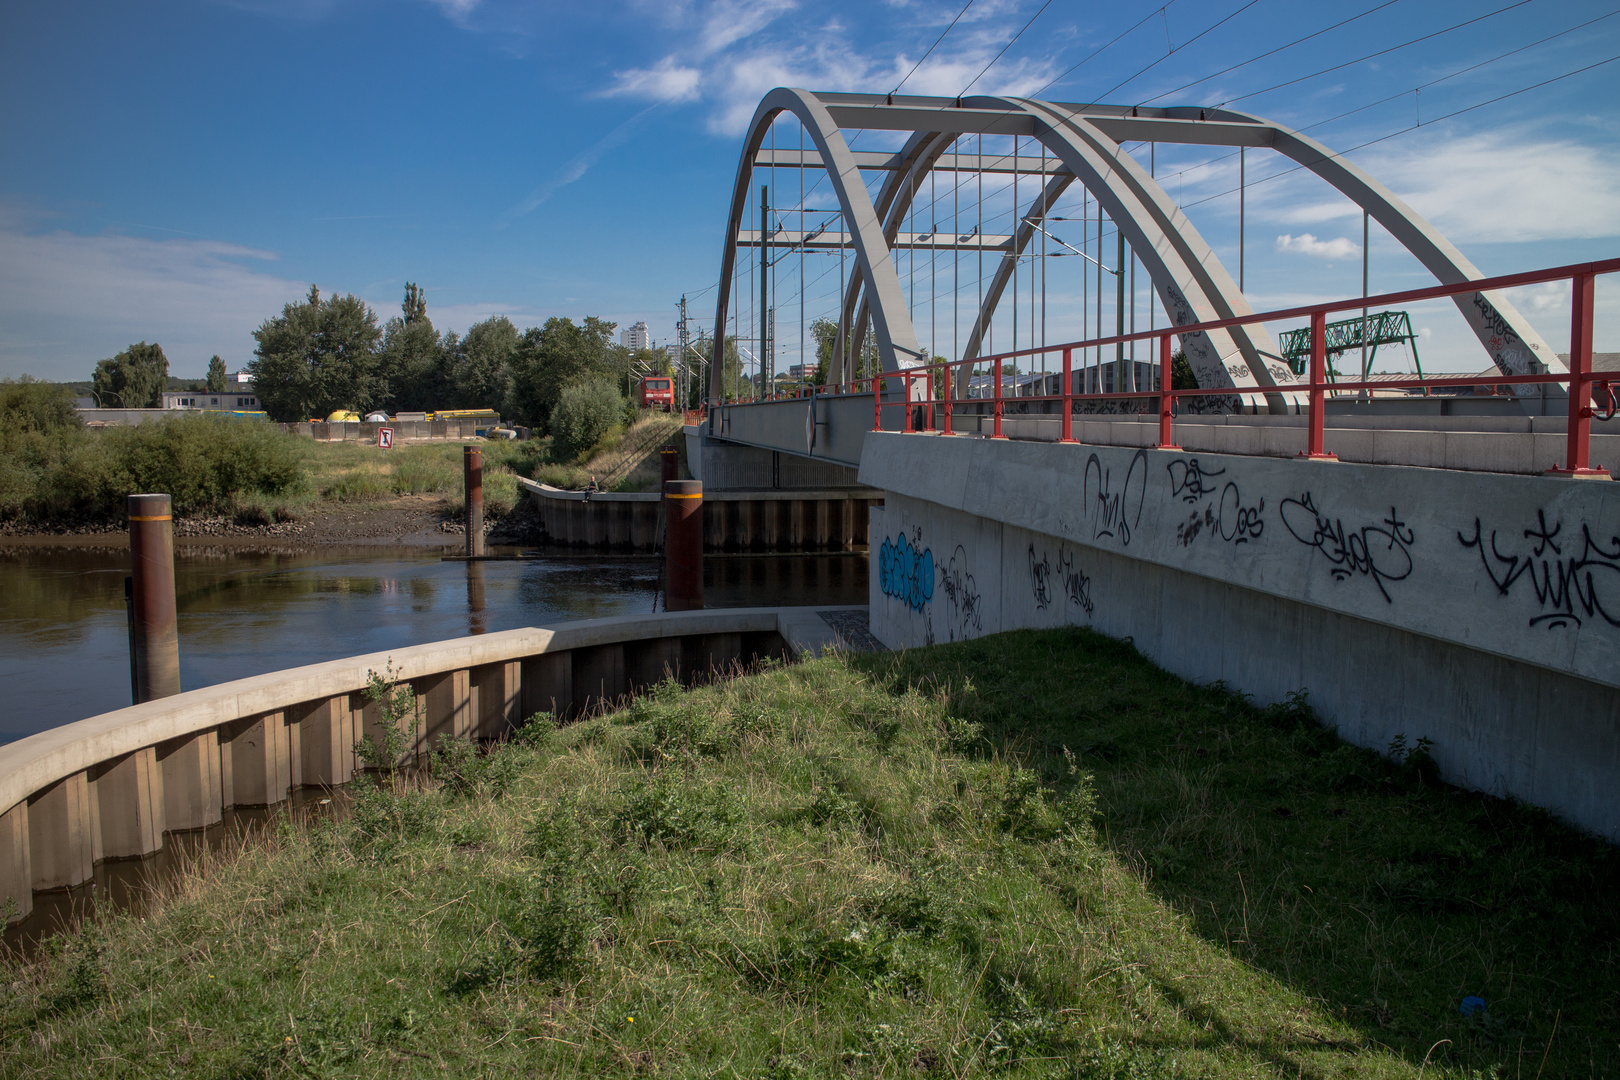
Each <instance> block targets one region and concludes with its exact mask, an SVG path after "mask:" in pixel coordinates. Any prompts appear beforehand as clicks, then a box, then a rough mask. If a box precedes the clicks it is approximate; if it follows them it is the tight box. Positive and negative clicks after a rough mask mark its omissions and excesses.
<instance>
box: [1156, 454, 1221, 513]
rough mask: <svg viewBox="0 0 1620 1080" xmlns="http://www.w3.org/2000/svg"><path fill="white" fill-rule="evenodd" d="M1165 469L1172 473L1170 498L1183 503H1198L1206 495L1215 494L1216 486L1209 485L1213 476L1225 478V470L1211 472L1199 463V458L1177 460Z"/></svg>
mask: <svg viewBox="0 0 1620 1080" xmlns="http://www.w3.org/2000/svg"><path fill="white" fill-rule="evenodd" d="M1165 468H1166V469H1167V470H1168V471H1169V473H1170V497H1171V498H1172V499H1174V498H1178V497H1179V498H1180V499H1181V501H1182V502H1189V503H1191V502H1197V501H1198V500H1199V499H1201V498H1203V497H1204V496H1205V495H1213V494H1215V486H1214V485H1213V484H1210V483H1208V480H1209V478H1210V477H1212V476H1225V475H1226V470H1225V469H1216V470H1214V471H1213V472H1211V471H1210V470H1208V469H1205V468H1204V467H1203V466H1202V465H1200V464H1199V463H1198V459H1197V458H1176V460H1174V461H1172V462H1171V463H1170V464H1168V465H1166V466H1165Z"/></svg>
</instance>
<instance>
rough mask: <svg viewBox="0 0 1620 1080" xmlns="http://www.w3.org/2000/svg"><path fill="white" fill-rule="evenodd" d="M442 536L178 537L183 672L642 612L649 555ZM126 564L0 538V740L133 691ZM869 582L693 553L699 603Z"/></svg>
mask: <svg viewBox="0 0 1620 1080" xmlns="http://www.w3.org/2000/svg"><path fill="white" fill-rule="evenodd" d="M454 550H455V549H451V548H437V547H433V548H423V547H382V546H368V547H350V548H316V549H303V550H298V549H284V550H275V549H267V550H253V549H246V548H228V547H212V546H195V545H191V544H184V543H182V544H181V545H180V546H178V547H177V548H176V552H175V581H176V588H175V592H176V596H177V600H178V606H179V616H180V680H181V685H182V686H183V687H184V688H185V689H187V690H194V689H197V688H198V687H202V686H209V685H212V684H214V683H220V682H227V681H229V680H231V679H240V678H245V677H247V676H249V675H262V674H264V673H265V672H270V671H276V670H279V669H281V668H288V667H297V666H299V665H301V664H314V663H319V662H321V661H325V660H335V659H338V658H341V657H345V656H354V655H358V654H361V653H369V652H382V651H385V650H388V649H396V648H401V647H403V646H406V645H417V644H421V643H423V642H428V641H440V640H443V639H446V638H454V637H460V636H462V635H464V634H481V633H487V632H490V631H495V630H511V629H515V628H518V627H524V626H544V625H549V624H551V623H557V622H564V621H568V620H573V619H595V618H604V617H607V616H610V615H633V614H639V613H643V612H651V611H652V610H653V602H654V598H655V596H656V595H657V590H658V586H659V567H660V562H659V560H657V559H650V558H640V559H582V558H545V559H525V560H523V561H492V562H482V563H465V562H445V561H443V560H442V559H441V558H440V556H441V554H446V553H453V552H454ZM491 550H492V553H494V552H495V551H498V550H502V549H491ZM516 550H517V549H511V551H513V552H515V551H516ZM128 573H129V552H128V550H127V549H124V550H120V549H117V548H94V547H72V546H40V547H11V548H5V549H0V743H3V742H11V741H13V740H16V739H20V738H22V737H24V736H26V735H32V734H34V733H35V732H39V731H44V730H46V729H47V728H52V727H56V726H58V725H61V724H66V723H71V722H72V721H74V720H82V719H84V718H85V717H87V716H94V715H96V714H98V713H103V712H108V711H110V710H112V709H119V708H123V707H124V706H126V705H128V704H129V703H130V681H129V638H128V629H127V624H126V621H125V614H124V577H125V575H127V574H128ZM866 583H867V564H866V559H865V557H864V556H861V555H800V556H792V555H781V556H738V557H721V556H709V557H708V558H707V559H706V560H705V572H704V592H705V603H706V606H708V607H774V606H778V605H789V604H827V605H833V604H864V603H866V601H867V592H866Z"/></svg>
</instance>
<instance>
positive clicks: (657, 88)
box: [601, 56, 701, 102]
mask: <svg viewBox="0 0 1620 1080" xmlns="http://www.w3.org/2000/svg"><path fill="white" fill-rule="evenodd" d="M700 74H701V73H700V72H699V71H698V69H697V68H693V67H685V66H683V65H681V64H680V63H678V62H677V61H676V59H675V58H674V57H673V56H666V57H664V58H663V59H662V60H660V61H659V62H658V63H657V64H654V65H653V66H652V67H650V68H632V69H630V70H629V71H615V72H614V73H613V78H614V79H615V80H616V82H615V83H614V85H613V86H611V87H609V88H608V89H607V90H604V91H602V94H601V96H602V97H639V98H651V99H652V100H653V101H667V102H680V101H691V100H693V99H694V98H696V97H697V96H698V79H699V76H700Z"/></svg>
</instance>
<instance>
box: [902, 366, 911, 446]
mask: <svg viewBox="0 0 1620 1080" xmlns="http://www.w3.org/2000/svg"><path fill="white" fill-rule="evenodd" d="M913 378H914V376H913V375H912V373H911V372H909V371H908V372H906V373H905V374H904V375H903V376H901V379H900V387H901V392H902V393H903V394H904V395H905V405H904V406H902V408H901V412H903V413H905V414H906V416H905V419H904V420H902V421H900V430H901V431H903V432H905V433H906V434H907V435H910V434H911V388H912V387H913V386H914V385H915V384H914V383H913V381H912V380H913Z"/></svg>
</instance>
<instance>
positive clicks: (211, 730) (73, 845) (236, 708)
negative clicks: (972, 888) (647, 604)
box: [0, 608, 836, 919]
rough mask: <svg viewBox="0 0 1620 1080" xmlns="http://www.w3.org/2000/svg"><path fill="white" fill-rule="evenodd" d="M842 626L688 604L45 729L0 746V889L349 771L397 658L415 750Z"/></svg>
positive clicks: (496, 730)
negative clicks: (412, 712)
mask: <svg viewBox="0 0 1620 1080" xmlns="http://www.w3.org/2000/svg"><path fill="white" fill-rule="evenodd" d="M835 638H836V635H835V634H834V632H833V630H832V628H831V627H829V626H828V625H827V623H826V622H825V621H824V620H822V619H821V618H820V616H818V615H817V614H816V612H815V611H814V610H813V609H808V608H752V609H735V610H721V611H692V612H676V613H672V614H663V615H652V616H631V617H625V618H616V619H595V620H590V621H586V622H575V623H564V624H562V625H559V626H556V627H552V628H549V629H547V628H540V629H524V630H509V631H504V632H502V633H496V634H485V635H481V636H476V637H466V638H460V639H457V640H454V641H442V642H436V643H433V644H430V645H418V646H413V647H411V648H406V649H398V650H394V651H393V652H388V653H373V654H371V655H368V656H356V657H351V658H349V659H346V660H336V661H332V662H330V663H326V664H314V665H310V666H308V667H301V668H292V669H289V670H287V671H278V672H273V673H271V674H269V675H260V676H255V677H254V678H250V679H239V680H236V681H235V682H229V683H222V684H220V685H218V686H210V687H205V688H204V689H201V690H192V691H189V692H187V693H184V694H177V695H175V696H174V697H168V698H162V699H160V700H157V701H150V702H146V703H144V704H141V705H135V706H132V707H130V708H127V709H120V710H118V711H116V712H110V713H105V714H103V715H101V716H96V717H91V718H90V719H88V720H81V721H79V722H78V723H75V724H68V725H65V726H63V727H59V728H54V729H52V730H50V731H44V732H41V733H39V734H37V735H31V736H29V737H28V738H26V739H22V740H19V741H18V742H14V743H10V744H9V745H7V746H5V747H3V748H0V807H6V808H7V809H6V811H5V812H4V813H3V814H0V903H4V902H5V900H6V898H8V897H9V898H10V899H11V900H12V901H13V902H14V903H15V905H16V907H15V909H14V910H13V912H12V917H13V918H14V919H15V918H21V917H23V916H26V915H27V914H28V913H29V912H30V911H31V910H32V908H33V903H34V899H33V898H34V893H35V892H42V891H48V890H56V889H70V888H72V887H74V886H76V885H79V884H82V883H83V882H86V881H88V880H90V879H91V876H92V875H93V873H94V870H95V866H96V864H97V863H99V862H102V861H103V860H106V859H121V858H139V857H143V856H146V855H150V854H152V853H154V852H156V851H157V850H158V849H160V848H161V847H162V846H163V843H164V835H165V834H166V833H171V832H183V831H187V830H192V829H201V828H206V827H207V826H209V825H212V824H215V823H217V822H218V821H220V820H221V816H222V813H223V811H224V810H226V809H229V808H231V807H251V806H271V805H275V804H277V803H280V802H282V801H284V800H286V799H287V798H288V797H289V796H290V794H291V792H292V791H293V790H294V789H295V788H299V787H326V786H332V785H337V784H342V783H345V782H347V781H348V780H349V779H350V777H351V776H352V775H353V773H354V771H355V769H356V768H357V767H359V763H358V762H357V761H356V760H355V756H354V744H355V742H356V741H357V740H358V739H359V738H361V737H362V736H363V735H364V734H366V733H367V732H368V731H369V730H371V729H372V728H373V726H374V725H376V724H377V723H379V715H378V711H377V707H376V705H375V704H368V703H367V702H366V699H365V695H364V689H365V687H366V684H367V681H368V675H369V673H370V672H372V671H379V672H381V671H384V670H385V669H387V668H388V667H389V666H390V665H391V666H392V668H393V670H394V672H395V673H396V677H397V679H398V680H399V681H400V682H409V683H410V684H411V686H412V687H413V688H414V689H415V691H416V696H417V708H418V716H417V719H418V723H419V727H418V730H419V731H420V733H421V735H420V739H419V741H418V744H417V745H416V747H415V748H414V753H415V754H417V755H421V754H425V753H426V752H427V750H428V748H429V746H430V745H431V744H432V743H433V742H434V741H435V740H439V739H443V738H463V739H489V738H497V737H500V736H502V735H504V734H506V733H507V732H509V731H511V730H512V728H513V727H514V726H515V725H517V724H519V723H521V722H522V720H523V719H524V718H526V717H528V716H531V715H533V714H534V713H537V712H545V711H553V712H555V713H557V714H559V715H562V716H570V715H576V714H578V713H581V712H584V711H586V710H589V709H592V708H594V707H595V706H596V705H597V704H598V703H600V702H605V701H613V700H616V699H619V698H621V697H623V696H624V695H627V694H633V693H635V692H637V691H638V690H639V689H640V688H642V687H645V686H648V685H650V684H653V683H656V682H658V681H660V680H662V679H663V678H665V677H666V676H667V675H669V674H674V675H676V676H678V677H682V678H684V679H686V680H690V679H691V678H693V677H694V676H701V675H703V674H705V673H708V672H711V671H717V670H726V669H728V668H730V667H732V666H733V665H735V664H738V663H747V662H750V661H752V660H754V659H757V658H759V657H763V656H784V655H787V654H790V653H799V652H814V651H819V650H820V649H821V648H822V647H824V646H825V645H827V644H830V643H831V642H833V641H834V640H835Z"/></svg>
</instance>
